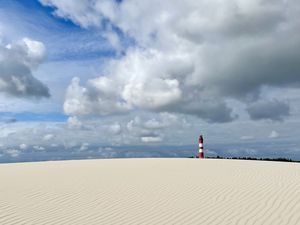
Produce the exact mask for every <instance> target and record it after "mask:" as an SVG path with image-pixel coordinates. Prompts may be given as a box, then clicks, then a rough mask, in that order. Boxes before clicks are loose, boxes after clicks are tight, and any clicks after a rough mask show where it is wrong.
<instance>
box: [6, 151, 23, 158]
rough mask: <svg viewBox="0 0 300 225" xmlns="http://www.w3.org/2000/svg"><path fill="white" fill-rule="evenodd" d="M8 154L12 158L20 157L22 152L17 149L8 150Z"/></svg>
mask: <svg viewBox="0 0 300 225" xmlns="http://www.w3.org/2000/svg"><path fill="white" fill-rule="evenodd" d="M5 153H6V154H8V155H10V156H11V157H14V158H15V157H18V156H19V155H20V151H19V150H17V149H7V150H6V151H5Z"/></svg>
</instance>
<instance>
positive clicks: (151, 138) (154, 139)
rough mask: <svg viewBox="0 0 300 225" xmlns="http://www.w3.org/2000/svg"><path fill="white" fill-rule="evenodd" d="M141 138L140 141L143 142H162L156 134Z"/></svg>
mask: <svg viewBox="0 0 300 225" xmlns="http://www.w3.org/2000/svg"><path fill="white" fill-rule="evenodd" d="M141 140H142V142H145V143H156V142H162V138H161V137H157V136H145V137H141Z"/></svg>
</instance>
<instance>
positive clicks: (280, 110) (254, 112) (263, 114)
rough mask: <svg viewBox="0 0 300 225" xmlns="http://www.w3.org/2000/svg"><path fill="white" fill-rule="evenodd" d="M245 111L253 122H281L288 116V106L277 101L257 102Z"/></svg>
mask: <svg viewBox="0 0 300 225" xmlns="http://www.w3.org/2000/svg"><path fill="white" fill-rule="evenodd" d="M247 111H248V113H249V115H250V117H251V119H253V120H262V119H270V120H273V121H282V120H283V119H284V118H285V117H287V116H288V115H289V114H290V106H289V105H288V104H287V103H286V102H281V101H278V100H271V101H258V102H254V103H252V104H250V105H249V106H248V107H247Z"/></svg>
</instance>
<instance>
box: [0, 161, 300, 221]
mask: <svg viewBox="0 0 300 225" xmlns="http://www.w3.org/2000/svg"><path fill="white" fill-rule="evenodd" d="M0 181H1V184H0V224H3V225H11V224H30V225H35V224H38V225H41V224H55V225H58V224H72V225H82V224H89V225H92V224H210V225H211V224H270V225H274V224H280V225H283V224H294V225H297V224H300V164H298V163H285V162H264V161H242V160H221V159H188V158H186V159H183V158H182V159H179V158H174V159H160V158H157V159H155V158H152V159H105V160H101V159H100V160H74V161H50V162H33V163H12V164H0Z"/></svg>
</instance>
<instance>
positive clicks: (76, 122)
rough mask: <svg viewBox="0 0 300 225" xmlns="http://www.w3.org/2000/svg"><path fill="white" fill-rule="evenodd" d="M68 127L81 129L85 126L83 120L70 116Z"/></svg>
mask: <svg viewBox="0 0 300 225" xmlns="http://www.w3.org/2000/svg"><path fill="white" fill-rule="evenodd" d="M67 125H68V128H70V129H73V128H75V129H81V128H82V127H83V124H82V122H81V121H80V120H79V119H78V118H77V117H76V116H70V117H69V118H68V120H67Z"/></svg>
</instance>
